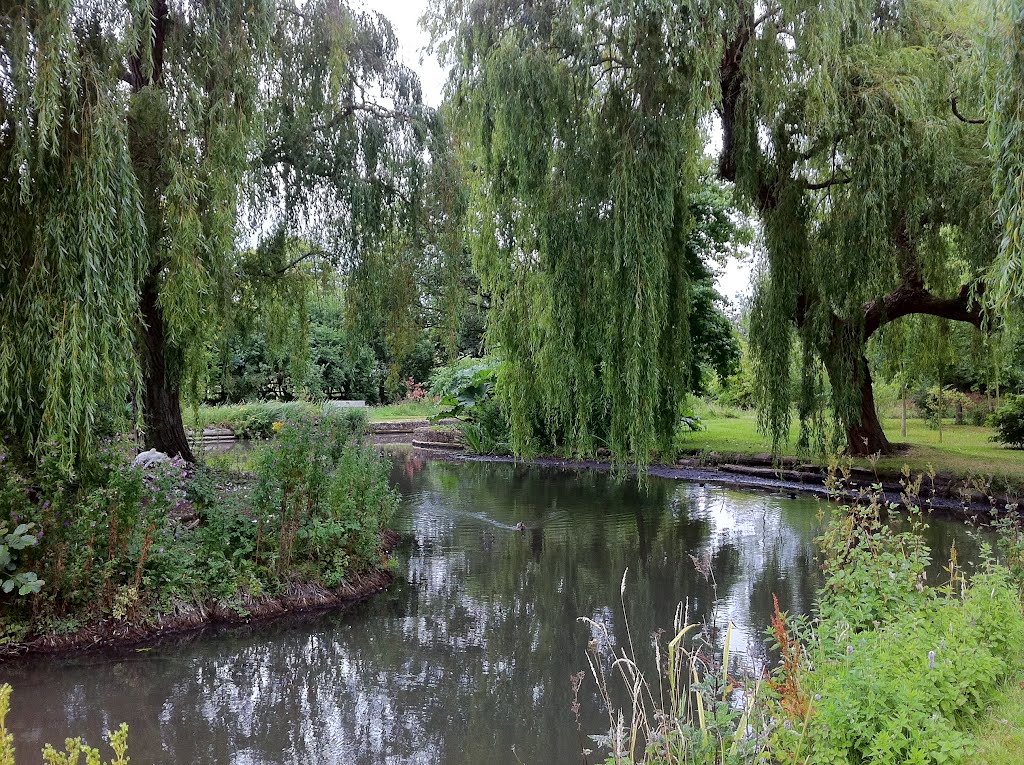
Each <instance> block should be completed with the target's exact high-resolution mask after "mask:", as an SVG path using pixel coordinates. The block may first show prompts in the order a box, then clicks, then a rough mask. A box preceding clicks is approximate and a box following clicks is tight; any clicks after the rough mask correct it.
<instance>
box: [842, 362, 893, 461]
mask: <svg viewBox="0 0 1024 765" xmlns="http://www.w3.org/2000/svg"><path fill="white" fill-rule="evenodd" d="M825 369H826V371H827V372H828V378H829V381H830V383H831V384H832V387H833V389H834V390H835V389H837V387H838V386H841V385H849V384H850V377H853V378H855V379H854V382H855V384H856V385H857V386H858V388H859V392H860V408H859V410H858V412H857V414H856V417H854V418H851V419H850V421H849V422H847V423H846V450H847V451H848V452H849V453H850V454H851V455H853V456H856V457H866V456H868V455H870V454H892V453H893V451H894V449H893V446H892V444H891V443H889V439H888V438H886V435H885V431H884V430H882V422H881V420H879V419H878V412H877V411H876V410H875V390H874V384H873V382H872V380H871V370H870V369H869V367H868V360H867V359H866V358H865V357H864V356H861V357H860V359H858V360H857V362H856V364H855V365H854V369H852V370H851V369H850V365H849V364H846V363H841V362H836V361H835V360H834V359H833V360H832V362H831V363H830V362H828V360H827V359H826V364H825ZM858 381H859V382H858Z"/></svg>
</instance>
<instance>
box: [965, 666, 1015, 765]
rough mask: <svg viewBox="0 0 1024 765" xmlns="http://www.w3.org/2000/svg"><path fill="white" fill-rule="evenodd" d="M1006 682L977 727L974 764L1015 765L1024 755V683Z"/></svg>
mask: <svg viewBox="0 0 1024 765" xmlns="http://www.w3.org/2000/svg"><path fill="white" fill-rule="evenodd" d="M1021 679H1022V678H1021V676H1020V674H1019V673H1018V677H1016V678H1014V679H1013V681H1011V682H1010V683H1008V684H1007V685H1006V687H1005V688H1004V689H1003V692H1002V693H1001V694H1000V695H999V697H998V698H997V699H996V701H995V703H994V704H993V705H992V708H991V709H989V711H988V713H987V714H986V715H985V716H984V717H983V718H982V719H981V721H980V723H979V725H978V728H977V736H976V739H977V743H978V751H977V753H976V754H975V755H974V757H973V758H972V759H971V762H972V763H973V765H1018V763H1020V762H1021V760H1022V759H1024V687H1022V684H1021Z"/></svg>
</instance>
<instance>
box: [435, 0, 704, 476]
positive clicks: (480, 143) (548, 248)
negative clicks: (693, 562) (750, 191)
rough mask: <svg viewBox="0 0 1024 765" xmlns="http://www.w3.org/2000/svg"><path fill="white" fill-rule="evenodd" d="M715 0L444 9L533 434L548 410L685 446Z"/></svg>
mask: <svg viewBox="0 0 1024 765" xmlns="http://www.w3.org/2000/svg"><path fill="white" fill-rule="evenodd" d="M701 7H702V4H701V3H697V4H691V5H686V4H676V3H611V4H609V3H598V4H590V3H576V2H541V3H529V4H523V3H518V2H467V3H462V2H453V3H439V4H437V5H436V7H435V8H434V17H433V18H434V22H435V24H436V25H437V29H436V30H435V31H436V32H437V34H438V36H439V37H440V38H443V42H442V43H441V45H442V47H443V48H444V49H445V52H446V54H447V55H448V57H449V59H450V60H452V61H453V62H455V63H456V64H457V77H456V80H454V81H453V83H452V92H451V94H450V96H451V99H452V103H453V108H454V109H455V110H456V112H457V113H458V114H459V115H461V116H462V117H463V118H464V122H463V128H462V129H463V132H462V133H460V135H463V136H464V137H465V146H466V151H467V152H468V154H469V156H470V163H471V164H472V165H473V166H474V168H473V169H474V170H475V172H474V173H473V175H472V176H471V201H470V213H469V230H470V237H471V242H472V251H473V258H474V265H475V269H476V270H477V272H478V274H479V276H480V279H481V285H482V287H483V289H484V290H485V291H487V292H488V293H489V294H490V296H491V299H492V309H491V313H490V317H489V327H488V333H489V334H488V337H489V342H490V343H491V345H492V347H500V352H501V354H502V356H503V358H504V359H506V363H505V365H504V366H503V368H502V373H501V380H500V390H501V391H502V394H503V396H504V398H505V401H506V403H507V404H508V409H509V412H510V414H511V419H512V432H513V438H514V440H515V442H516V445H517V446H518V447H519V448H520V449H523V448H526V447H527V446H528V445H529V443H530V439H531V436H532V434H533V433H534V432H535V429H536V428H537V427H538V425H540V426H541V427H543V429H544V430H546V431H547V432H549V433H555V434H560V435H561V438H562V439H563V440H564V442H565V443H566V444H567V445H568V446H570V447H571V448H575V449H578V450H580V451H592V450H593V449H594V448H595V446H597V445H601V443H602V442H603V441H607V443H608V445H610V446H611V447H612V449H613V452H614V453H616V454H617V455H626V454H632V455H634V456H635V458H636V459H638V460H640V461H644V460H647V459H649V458H650V455H651V454H652V452H653V451H654V450H656V449H658V448H663V449H668V448H669V447H670V444H671V439H672V436H673V435H674V433H675V429H676V425H677V421H678V416H679V406H680V402H681V400H682V397H683V395H684V394H685V393H686V392H687V391H688V390H690V388H691V386H692V385H693V384H694V383H695V381H694V380H693V379H692V376H691V371H692V367H691V364H690V360H691V358H692V356H693V354H692V350H693V349H692V336H693V330H692V328H691V323H692V322H693V321H694V316H693V303H694V293H695V290H696V289H697V285H699V284H701V283H706V282H707V280H708V272H707V269H706V267H705V266H704V264H703V263H702V261H701V256H702V254H703V253H702V252H700V251H699V248H698V247H697V244H696V241H695V240H694V239H691V238H690V234H691V232H692V231H693V230H694V227H695V224H696V221H695V220H694V218H695V215H697V214H698V212H699V211H698V208H700V207H701V206H700V205H699V204H698V203H697V201H696V199H695V196H694V193H695V191H697V190H698V189H699V188H700V187H701V184H702V180H701V171H702V168H703V163H702V162H701V161H700V157H701V151H702V147H703V145H704V134H703V130H702V127H701V119H702V117H703V116H704V115H705V114H706V113H707V112H708V110H709V109H710V105H711V102H710V91H702V90H700V89H696V88H694V87H693V83H694V82H695V81H707V80H709V79H711V78H712V77H713V76H714V66H713V62H712V61H711V60H710V59H709V58H708V57H707V56H706V54H705V51H706V50H707V49H708V48H709V46H711V45H712V40H711V39H710V38H711V37H713V36H714V34H715V31H716V30H714V29H711V28H707V27H705V26H703V25H702V24H701V23H700V14H701ZM667 64H668V65H667ZM705 308H706V309H710V308H711V306H710V303H709V304H707V305H706V306H705ZM699 318H703V317H699Z"/></svg>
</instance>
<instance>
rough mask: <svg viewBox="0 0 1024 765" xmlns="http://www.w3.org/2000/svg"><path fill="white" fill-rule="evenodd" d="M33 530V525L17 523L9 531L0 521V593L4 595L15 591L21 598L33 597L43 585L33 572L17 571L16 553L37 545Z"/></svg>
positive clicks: (17, 556) (37, 541) (5, 524)
mask: <svg viewBox="0 0 1024 765" xmlns="http://www.w3.org/2000/svg"><path fill="white" fill-rule="evenodd" d="M35 528H36V525H35V524H34V523H19V524H18V525H17V526H15V527H14V529H13V530H10V527H9V526H8V525H7V523H6V522H4V521H0V591H2V592H3V593H4V594H10V593H12V592H14V591H15V590H17V594H18V595H19V596H21V597H24V596H26V595H33V594H36V593H38V592H39V591H40V590H41V589H42V587H43V584H45V582H43V580H41V579H40V578H39V577H38V576H37V575H36V574H35V572H32V571H19V570H18V568H19V566H18V559H19V555H18V553H20V552H21V551H23V550H26V549H27V548H29V547H35V546H36V545H37V544H38V543H39V539H38V537H37V536H36V533H35Z"/></svg>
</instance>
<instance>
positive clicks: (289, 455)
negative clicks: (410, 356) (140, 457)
mask: <svg viewBox="0 0 1024 765" xmlns="http://www.w3.org/2000/svg"><path fill="white" fill-rule="evenodd" d="M362 423H363V418H362V416H361V413H360V416H359V417H353V416H351V413H349V412H341V413H339V414H338V415H337V416H333V415H327V416H323V417H318V418H314V419H312V420H303V421H297V422H295V421H289V422H284V423H280V424H279V428H278V429H279V430H280V438H279V439H275V440H273V441H271V442H270V444H268V446H267V447H266V448H265V449H264V450H263V453H262V454H261V456H260V457H259V461H258V462H257V468H256V470H257V485H256V487H255V489H254V490H252V497H250V496H249V493H250V489H249V487H248V486H247V485H246V484H244V483H243V484H241V485H239V484H238V482H237V481H235V480H233V482H232V483H233V486H232V488H231V489H230V490H227V491H224V490H219V489H218V487H217V486H216V483H215V480H214V479H215V478H216V474H212V473H211V472H210V471H209V470H208V469H206V468H197V467H196V466H193V465H187V464H185V463H183V462H181V461H180V460H172V461H169V462H165V463H160V464H155V465H152V466H150V467H141V466H135V465H132V464H131V462H132V455H133V451H132V449H131V447H130V445H128V444H120V443H112V444H109V445H108V446H107V447H106V448H105V449H104V450H102V451H101V453H100V454H98V455H96V456H95V459H94V460H93V462H92V464H91V465H90V467H89V469H88V471H85V472H84V474H83V475H80V476H76V475H70V474H63V473H60V471H52V472H51V470H50V465H51V464H52V462H53V461H51V460H49V459H47V458H46V457H45V456H44V457H42V458H40V459H39V460H38V462H37V463H35V464H31V463H29V464H28V465H23V467H21V468H20V469H18V468H15V467H14V466H12V465H11V464H9V463H8V462H7V461H6V460H5V461H4V462H3V463H0V490H2V491H3V492H4V493H5V496H4V499H5V500H10V501H12V502H13V503H14V504H12V505H10V506H11V507H13V508H16V510H17V512H16V513H15V514H14V516H16V522H17V524H18V525H17V526H10V527H9V528H8V525H9V524H7V522H6V521H5V522H4V526H3V527H0V530H3V531H4V533H3V535H2V537H3V539H0V545H3V547H4V548H7V555H8V556H9V557H10V561H9V563H16V568H15V569H13V570H9V571H8V573H9V574H11V575H10V576H7V577H3V578H5V579H12V580H14V584H13V585H11V586H10V588H9V589H10V590H11V592H10V593H9V594H6V595H5V594H4V592H3V591H4V589H7V588H0V645H4V644H12V643H20V642H23V641H25V640H26V639H28V638H30V637H33V636H36V635H41V634H46V633H49V632H54V631H60V632H71V631H74V630H75V629H77V628H79V627H83V626H85V625H87V624H93V623H96V622H98V621H102V620H108V619H114V620H118V621H126V622H127V621H130V622H133V623H138V622H145V621H147V620H149V619H151V618H153V617H155V616H156V615H157V614H161V613H168V612H172V611H175V610H177V609H178V608H179V606H180V605H182V604H186V605H187V604H193V603H198V604H205V603H207V602H208V601H209V600H211V599H215V600H219V601H221V602H223V603H226V604H229V605H230V604H232V603H238V604H241V603H242V602H244V596H259V595H275V594H277V593H279V592H280V591H281V590H282V588H283V587H284V586H285V585H287V584H288V583H289V582H294V581H301V582H308V583H320V584H323V585H325V586H327V587H334V586H336V585H338V584H340V583H341V582H342V580H343V579H344V578H345V577H346V576H347V575H349V574H350V573H356V572H360V571H363V570H365V569H368V568H372V567H374V566H377V565H379V564H380V562H381V560H380V557H379V555H378V548H379V543H380V531H381V528H382V525H383V524H384V523H386V522H387V521H388V520H389V519H390V517H391V513H392V512H393V511H394V508H395V505H396V503H397V499H396V496H395V494H394V492H393V491H392V490H391V489H390V488H389V486H388V480H387V478H388V476H387V467H386V465H385V464H384V463H383V462H382V461H381V460H380V458H379V457H377V456H376V455H374V454H372V453H371V452H369V451H367V450H364V449H363V448H362V447H360V446H359V444H358V443H357V441H358V436H359V434H360V433H361V427H362ZM250 500H251V501H250ZM14 516H12V520H13V519H14ZM33 523H34V524H35V526H31V525H30V524H33ZM36 528H38V529H40V531H39V532H38V534H37V535H36V536H34V537H32V538H31V541H30V542H29V543H27V544H26V543H25V537H27V536H28V535H29V533H30V532H34V531H35V529H36ZM11 529H13V531H12V530H11ZM8 536H10V537H12V538H13V539H14V541H15V543H14V544H10V543H9V540H6V537H8ZM15 548H16V549H15ZM16 556H17V557H16ZM36 572H38V574H39V577H38V579H36V578H34V577H35V573H36ZM37 585H38V586H37ZM19 592H20V593H22V595H21V596H19V595H18V593H19ZM237 607H238V608H242V606H241V605H238V606H237Z"/></svg>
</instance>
